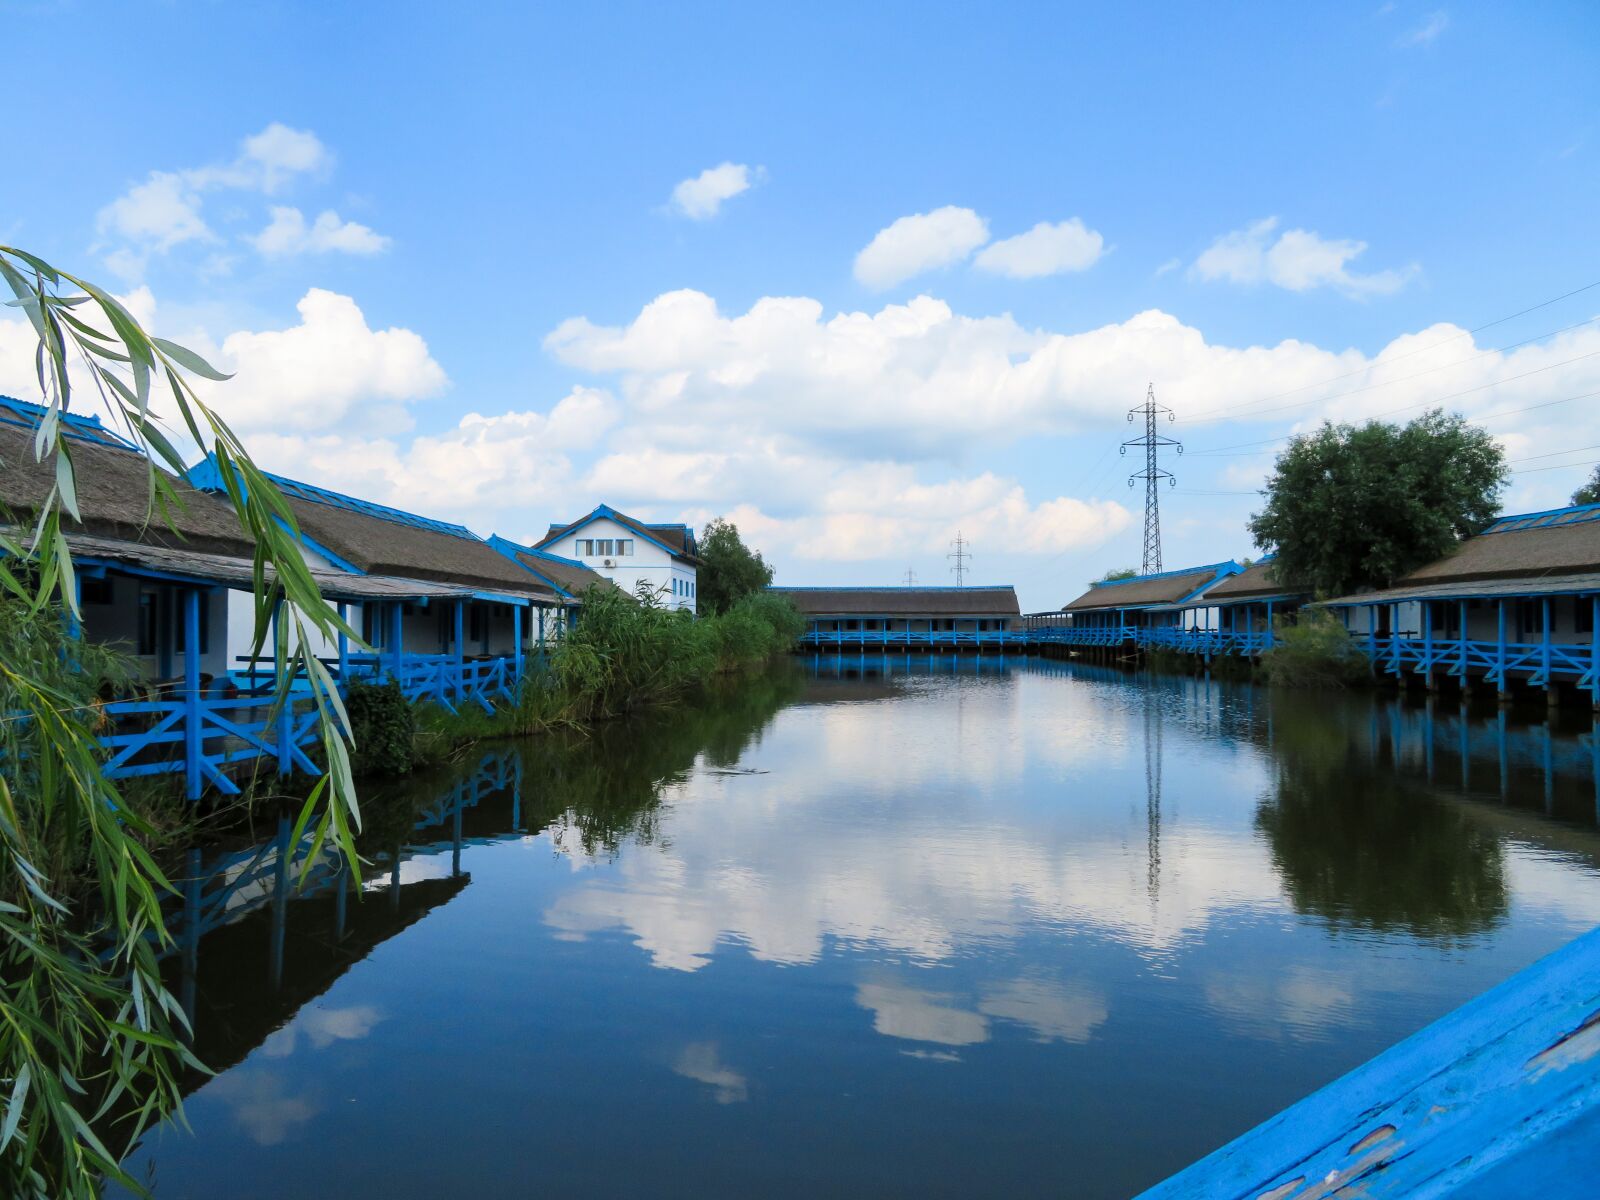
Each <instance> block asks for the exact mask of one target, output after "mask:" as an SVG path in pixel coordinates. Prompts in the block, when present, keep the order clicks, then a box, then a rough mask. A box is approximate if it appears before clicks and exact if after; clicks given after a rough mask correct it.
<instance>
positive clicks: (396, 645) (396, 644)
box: [389, 600, 405, 683]
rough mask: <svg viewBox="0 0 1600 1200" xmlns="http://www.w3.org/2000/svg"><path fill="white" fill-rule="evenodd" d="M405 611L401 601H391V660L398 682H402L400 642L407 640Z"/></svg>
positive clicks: (391, 668)
mask: <svg viewBox="0 0 1600 1200" xmlns="http://www.w3.org/2000/svg"><path fill="white" fill-rule="evenodd" d="M404 623H405V612H404V610H403V609H402V607H401V604H400V601H398V600H391V601H390V602H389V662H390V664H391V665H390V670H392V671H393V672H394V679H395V682H396V683H399V682H400V643H401V642H402V641H404V640H405V629H404Z"/></svg>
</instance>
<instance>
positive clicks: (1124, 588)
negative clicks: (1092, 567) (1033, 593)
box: [1061, 559, 1244, 612]
mask: <svg viewBox="0 0 1600 1200" xmlns="http://www.w3.org/2000/svg"><path fill="white" fill-rule="evenodd" d="M1243 569H1244V568H1243V567H1241V566H1240V565H1239V564H1238V563H1236V562H1234V561H1233V560H1232V559H1229V560H1228V561H1227V562H1220V563H1211V564H1210V565H1209V566H1204V567H1182V568H1180V569H1178V570H1176V571H1159V572H1153V573H1151V574H1149V575H1135V576H1133V577H1132V578H1130V579H1109V580H1105V581H1104V582H1101V583H1091V584H1090V585H1089V590H1088V591H1087V592H1085V593H1084V594H1083V595H1081V596H1079V597H1078V598H1077V599H1076V600H1074V601H1072V603H1070V604H1067V605H1065V606H1064V607H1063V608H1062V610H1061V611H1062V612H1083V611H1086V610H1094V609H1115V608H1150V607H1153V606H1155V605H1159V604H1182V603H1183V602H1185V601H1187V600H1193V599H1196V598H1197V597H1199V596H1201V595H1203V594H1205V593H1206V592H1207V590H1208V589H1209V588H1210V587H1211V585H1212V584H1214V583H1216V582H1217V581H1218V580H1220V579H1226V578H1227V577H1228V576H1229V575H1237V574H1238V573H1239V572H1240V571H1242V570H1243Z"/></svg>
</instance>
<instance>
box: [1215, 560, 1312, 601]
mask: <svg viewBox="0 0 1600 1200" xmlns="http://www.w3.org/2000/svg"><path fill="white" fill-rule="evenodd" d="M1272 567H1273V556H1272V555H1270V554H1269V555H1267V557H1265V558H1263V559H1259V560H1258V561H1256V562H1253V563H1251V564H1250V565H1249V566H1248V567H1246V568H1245V569H1244V570H1243V571H1241V572H1239V574H1237V575H1230V576H1228V578H1226V579H1224V580H1223V581H1222V582H1221V583H1219V584H1217V585H1216V586H1215V587H1210V588H1207V589H1206V591H1205V594H1204V595H1203V596H1202V597H1201V602H1203V603H1205V604H1213V603H1227V602H1229V601H1235V600H1267V599H1277V598H1278V597H1280V596H1281V597H1283V598H1285V599H1294V598H1297V597H1302V596H1309V595H1310V594H1311V592H1310V589H1308V588H1294V587H1286V586H1285V585H1283V584H1281V583H1279V582H1278V579H1277V577H1276V575H1274V573H1273V570H1272Z"/></svg>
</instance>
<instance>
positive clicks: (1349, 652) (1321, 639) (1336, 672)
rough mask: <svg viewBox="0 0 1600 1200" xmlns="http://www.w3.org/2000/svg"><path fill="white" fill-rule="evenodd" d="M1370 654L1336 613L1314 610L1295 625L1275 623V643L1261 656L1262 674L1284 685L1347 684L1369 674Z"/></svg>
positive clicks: (1322, 685)
mask: <svg viewBox="0 0 1600 1200" xmlns="http://www.w3.org/2000/svg"><path fill="white" fill-rule="evenodd" d="M1367 669H1368V664H1367V656H1366V655H1365V654H1364V653H1362V652H1361V650H1359V649H1358V648H1357V647H1356V644H1355V642H1354V641H1353V640H1352V639H1351V637H1350V633H1349V631H1348V630H1347V629H1345V627H1344V625H1343V624H1342V623H1341V622H1340V621H1339V619H1338V618H1337V617H1335V616H1334V615H1333V614H1332V613H1330V612H1327V611H1325V610H1323V609H1310V610H1305V611H1302V612H1301V613H1300V619H1299V621H1298V622H1296V623H1294V624H1290V623H1289V622H1287V621H1285V620H1283V619H1282V618H1280V619H1279V620H1278V621H1277V622H1275V623H1274V625H1273V646H1272V649H1271V650H1268V651H1267V652H1266V653H1265V654H1263V655H1262V656H1261V674H1262V677H1263V678H1264V679H1266V681H1267V682H1268V683H1275V684H1281V685H1283V686H1284V687H1344V686H1345V685H1346V684H1349V683H1354V682H1355V681H1357V680H1359V679H1362V678H1364V677H1365V676H1366V674H1367Z"/></svg>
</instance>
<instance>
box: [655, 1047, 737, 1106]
mask: <svg viewBox="0 0 1600 1200" xmlns="http://www.w3.org/2000/svg"><path fill="white" fill-rule="evenodd" d="M672 1069H673V1071H674V1072H675V1073H676V1074H679V1075H682V1076H683V1077H684V1078H685V1079H692V1080H694V1081H695V1082H696V1083H703V1084H705V1085H706V1086H707V1087H709V1088H710V1089H711V1095H712V1098H713V1099H714V1100H716V1102H717V1103H718V1104H742V1103H744V1102H745V1101H746V1100H748V1099H750V1081H749V1080H748V1079H746V1078H745V1076H744V1075H743V1074H742V1073H741V1072H739V1071H735V1070H734V1069H733V1068H732V1067H730V1066H728V1065H727V1064H726V1063H724V1062H723V1061H722V1056H721V1054H720V1053H719V1052H718V1049H717V1044H716V1043H715V1042H691V1043H690V1044H689V1045H687V1046H685V1047H684V1048H683V1049H682V1050H681V1051H680V1052H679V1054H678V1057H677V1059H676V1060H674V1062H673V1064H672Z"/></svg>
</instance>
